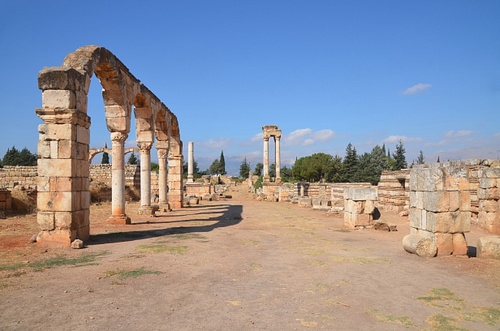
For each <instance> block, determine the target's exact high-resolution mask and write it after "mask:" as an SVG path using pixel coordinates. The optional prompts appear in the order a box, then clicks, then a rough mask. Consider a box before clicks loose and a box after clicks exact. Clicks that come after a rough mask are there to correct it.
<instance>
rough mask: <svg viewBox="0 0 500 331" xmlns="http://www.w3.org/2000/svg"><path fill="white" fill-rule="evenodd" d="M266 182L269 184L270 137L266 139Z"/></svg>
mask: <svg viewBox="0 0 500 331" xmlns="http://www.w3.org/2000/svg"><path fill="white" fill-rule="evenodd" d="M264 182H269V137H264Z"/></svg>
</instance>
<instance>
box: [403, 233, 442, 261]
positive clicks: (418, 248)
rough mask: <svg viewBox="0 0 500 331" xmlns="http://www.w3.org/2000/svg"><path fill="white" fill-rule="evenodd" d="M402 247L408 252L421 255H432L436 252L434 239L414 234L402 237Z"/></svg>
mask: <svg viewBox="0 0 500 331" xmlns="http://www.w3.org/2000/svg"><path fill="white" fill-rule="evenodd" d="M403 248H404V249H405V251H407V252H408V253H412V254H417V255H418V256H421V257H434V256H436V254H437V246H436V243H435V242H434V240H432V239H431V238H425V237H422V236H419V235H416V234H409V235H406V236H405V237H404V238H403Z"/></svg>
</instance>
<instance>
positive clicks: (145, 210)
mask: <svg viewBox="0 0 500 331" xmlns="http://www.w3.org/2000/svg"><path fill="white" fill-rule="evenodd" d="M159 209H160V207H159V206H158V205H152V206H141V207H139V215H147V216H156V215H155V212H156V211H157V210H159Z"/></svg>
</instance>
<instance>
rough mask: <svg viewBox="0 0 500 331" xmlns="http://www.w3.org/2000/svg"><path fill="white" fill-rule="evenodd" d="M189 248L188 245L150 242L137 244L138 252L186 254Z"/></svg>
mask: <svg viewBox="0 0 500 331" xmlns="http://www.w3.org/2000/svg"><path fill="white" fill-rule="evenodd" d="M188 250H189V247H188V246H169V245H164V244H150V245H140V246H137V248H136V249H135V251H136V252H137V253H152V254H158V253H171V254H186V253H187V252H188Z"/></svg>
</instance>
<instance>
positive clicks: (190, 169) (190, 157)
mask: <svg viewBox="0 0 500 331" xmlns="http://www.w3.org/2000/svg"><path fill="white" fill-rule="evenodd" d="M193 145H194V143H193V142H192V141H190V142H188V175H187V183H193V165H194V164H193V163H194V150H193Z"/></svg>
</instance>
